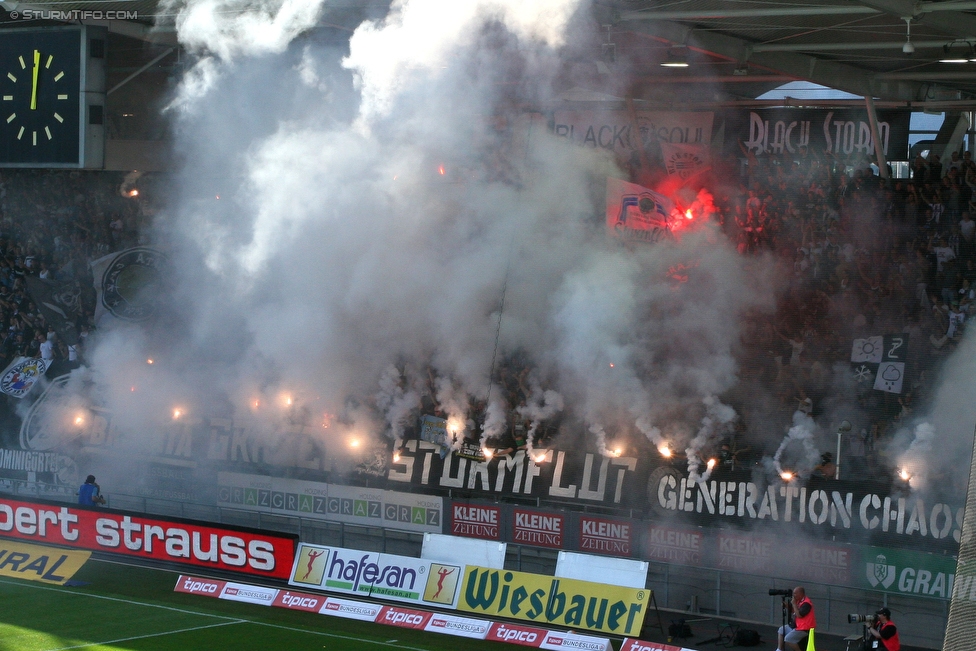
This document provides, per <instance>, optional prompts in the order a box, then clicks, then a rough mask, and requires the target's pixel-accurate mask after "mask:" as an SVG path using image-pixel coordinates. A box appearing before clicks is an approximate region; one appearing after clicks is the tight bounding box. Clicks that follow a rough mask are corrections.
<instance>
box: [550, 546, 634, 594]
mask: <svg viewBox="0 0 976 651" xmlns="http://www.w3.org/2000/svg"><path fill="white" fill-rule="evenodd" d="M556 576H557V577H559V578H561V579H577V580H580V581H592V582H593V583H606V584H609V585H619V586H621V587H624V588H635V589H637V590H643V589H644V588H645V587H647V562H646V561H633V560H629V559H626V558H612V557H610V556H592V555H590V554H577V553H575V552H559V557H558V558H557V560H556Z"/></svg>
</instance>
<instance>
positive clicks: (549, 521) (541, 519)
mask: <svg viewBox="0 0 976 651" xmlns="http://www.w3.org/2000/svg"><path fill="white" fill-rule="evenodd" d="M513 516H514V524H513V527H512V530H513V532H514V535H513V536H512V542H516V543H521V544H523V545H534V546H536V547H550V548H552V549H562V546H563V530H564V529H565V527H566V517H565V516H564V515H562V514H558V513H543V512H539V511H529V510H526V509H519V508H517V509H514V511H513Z"/></svg>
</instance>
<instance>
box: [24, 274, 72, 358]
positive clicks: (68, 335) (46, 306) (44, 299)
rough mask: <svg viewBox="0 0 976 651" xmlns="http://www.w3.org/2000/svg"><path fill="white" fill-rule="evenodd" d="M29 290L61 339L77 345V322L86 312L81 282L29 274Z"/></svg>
mask: <svg viewBox="0 0 976 651" xmlns="http://www.w3.org/2000/svg"><path fill="white" fill-rule="evenodd" d="M27 291H28V292H29V293H30V297H31V300H33V301H34V303H35V304H36V305H37V308H38V309H39V310H40V311H41V315H42V316H43V317H44V320H45V321H47V322H48V324H49V325H51V326H52V327H53V328H54V331H55V332H57V333H58V337H60V338H61V341H63V342H64V343H66V344H68V345H69V346H77V345H78V328H77V325H76V323H77V320H78V317H79V316H81V315H82V313H83V312H84V310H83V309H82V305H83V298H82V288H81V283H79V282H78V281H75V280H71V281H67V282H56V281H53V280H42V279H41V278H35V277H34V276H27Z"/></svg>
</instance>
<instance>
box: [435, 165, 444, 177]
mask: <svg viewBox="0 0 976 651" xmlns="http://www.w3.org/2000/svg"><path fill="white" fill-rule="evenodd" d="M437 172H438V173H439V174H440V175H441V176H444V166H443V165H440V166H438V168H437Z"/></svg>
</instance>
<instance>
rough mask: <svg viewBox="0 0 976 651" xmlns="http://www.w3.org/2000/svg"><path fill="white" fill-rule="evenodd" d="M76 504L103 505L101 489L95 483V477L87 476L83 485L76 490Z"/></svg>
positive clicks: (103, 499)
mask: <svg viewBox="0 0 976 651" xmlns="http://www.w3.org/2000/svg"><path fill="white" fill-rule="evenodd" d="M78 504H80V505H81V506H98V505H101V504H105V498H104V497H102V495H101V488H100V487H99V486H98V484H96V483H95V475H88V477H87V478H86V479H85V483H84V484H82V485H81V487H80V488H79V489H78Z"/></svg>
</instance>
